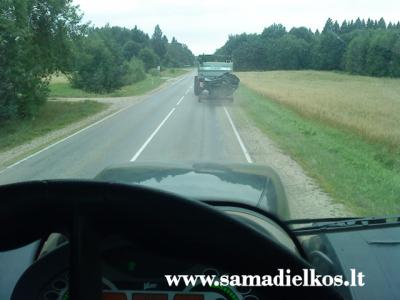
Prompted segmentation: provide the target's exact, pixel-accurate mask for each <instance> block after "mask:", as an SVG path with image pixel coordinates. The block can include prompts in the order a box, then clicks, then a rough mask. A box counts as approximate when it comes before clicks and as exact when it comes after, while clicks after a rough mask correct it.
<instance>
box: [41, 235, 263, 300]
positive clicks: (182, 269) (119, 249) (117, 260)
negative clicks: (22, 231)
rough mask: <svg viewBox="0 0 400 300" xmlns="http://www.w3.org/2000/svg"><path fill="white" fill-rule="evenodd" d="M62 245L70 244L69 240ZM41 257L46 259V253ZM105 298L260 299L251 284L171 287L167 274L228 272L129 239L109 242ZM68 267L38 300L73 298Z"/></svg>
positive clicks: (105, 253) (105, 254) (104, 268)
mask: <svg viewBox="0 0 400 300" xmlns="http://www.w3.org/2000/svg"><path fill="white" fill-rule="evenodd" d="M61 247H68V244H67V243H65V244H64V245H62V246H61ZM54 251H57V250H54ZM41 259H46V256H44V257H42V258H41ZM102 272H103V278H102V284H103V299H104V300H241V299H245V300H258V299H260V298H259V297H258V296H257V295H256V294H255V292H256V291H254V290H253V288H251V287H239V288H233V287H229V286H220V285H211V286H209V285H205V286H204V285H203V284H202V283H201V281H200V280H198V281H197V284H195V285H192V286H190V285H189V286H187V285H185V284H184V283H183V282H181V283H179V284H177V285H172V286H169V285H168V282H167V280H166V278H165V277H164V275H178V274H179V275H180V274H182V275H206V276H215V279H216V280H218V277H219V276H220V275H223V274H225V273H223V272H221V271H218V270H217V269H215V268H211V267H206V266H202V265H193V264H191V263H189V262H185V261H182V260H176V259H171V258H163V257H158V256H155V255H153V254H150V253H146V252H143V251H141V250H139V249H138V248H136V247H135V246H134V245H132V244H130V243H128V242H121V241H118V242H117V243H113V242H108V243H107V249H105V250H104V251H103V255H102ZM68 274H69V273H68V270H64V271H63V272H61V273H59V274H56V275H55V276H54V277H52V278H51V279H50V280H48V282H47V283H46V284H45V285H44V286H43V288H42V289H41V291H40V292H39V297H38V299H43V300H69V299H70V297H69V291H68V282H69V279H68Z"/></svg>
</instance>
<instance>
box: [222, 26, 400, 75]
mask: <svg viewBox="0 0 400 300" xmlns="http://www.w3.org/2000/svg"><path fill="white" fill-rule="evenodd" d="M216 54H219V55H226V56H229V57H231V58H232V60H233V62H234V66H235V69H236V70H238V71H256V70H260V71H261V70H303V69H314V70H330V71H335V70H337V71H345V72H348V73H351V74H359V75H369V76H379V77H384V76H387V77H400V22H398V23H397V24H393V23H388V24H387V23H386V22H385V20H384V19H383V18H381V19H380V20H371V19H368V20H364V19H360V18H357V19H356V20H350V21H346V20H345V21H343V22H342V23H341V24H339V23H338V22H337V21H333V20H332V19H328V20H327V21H326V23H325V26H324V28H323V30H322V31H321V32H320V31H319V30H316V31H312V30H311V29H309V28H307V27H294V28H291V29H290V30H287V29H286V28H285V26H284V25H282V24H273V25H271V26H269V27H266V28H265V29H264V30H263V31H262V32H261V33H260V34H248V33H242V34H236V35H231V36H229V38H228V40H227V42H226V43H225V44H224V45H223V46H222V47H221V48H219V49H218V50H217V51H216Z"/></svg>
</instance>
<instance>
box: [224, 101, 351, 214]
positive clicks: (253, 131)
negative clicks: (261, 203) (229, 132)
mask: <svg viewBox="0 0 400 300" xmlns="http://www.w3.org/2000/svg"><path fill="white" fill-rule="evenodd" d="M230 110H231V111H232V113H233V117H234V120H235V124H236V126H237V129H238V131H239V134H240V136H241V137H242V139H243V141H244V143H245V144H246V147H247V150H248V151H249V153H250V155H251V157H252V159H253V160H254V162H255V163H257V164H264V165H268V166H270V167H272V168H273V169H275V171H276V172H277V173H278V175H279V176H280V178H281V180H282V182H283V186H284V188H285V192H286V196H287V198H288V202H289V209H290V213H291V218H294V219H297V218H321V217H343V216H351V215H352V214H351V212H349V211H348V210H347V209H346V208H345V207H344V206H343V205H342V204H339V203H335V202H334V200H333V199H332V198H331V197H329V195H328V194H327V193H325V192H324V191H323V190H321V188H320V187H319V186H318V184H317V183H316V182H315V180H313V179H312V178H311V177H309V176H308V175H307V174H306V172H305V171H304V170H303V168H302V167H301V166H300V165H299V164H298V163H297V162H296V161H295V160H293V159H292V158H291V157H290V156H289V155H287V154H285V153H284V152H283V151H282V150H281V149H280V148H279V147H278V145H277V144H276V143H275V142H274V141H272V140H271V139H270V138H269V137H268V136H266V135H265V134H264V133H262V132H261V131H260V130H259V129H258V128H257V126H256V125H255V124H254V122H253V121H252V120H251V119H250V118H249V117H248V116H247V115H246V113H245V112H244V111H243V109H241V108H240V107H239V106H237V105H232V106H231V107H230Z"/></svg>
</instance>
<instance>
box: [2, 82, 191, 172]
mask: <svg viewBox="0 0 400 300" xmlns="http://www.w3.org/2000/svg"><path fill="white" fill-rule="evenodd" d="M186 78H187V75H184V76H183V77H182V78H181V79H179V80H177V81H175V82H174V83H173V84H171V86H172V85H175V84H177V83H179V82H181V81H182V80H184V79H186ZM133 105H134V104H133ZM133 105H129V106H127V107H124V108H121V109H120V110H117V111H116V112H114V113H112V114H111V115H108V116H105V117H104V118H103V119H100V120H98V121H96V122H94V123H92V124H90V125H89V126H86V127H84V128H82V129H80V130H78V131H77V132H74V133H73V134H71V135H69V136H67V137H65V138H63V139H61V140H59V141H57V142H55V143H53V144H51V145H49V146H47V147H45V148H43V149H40V150H39V151H37V152H34V153H32V154H31V155H28V156H26V157H24V158H23V159H21V160H19V161H17V162H15V163H13V164H11V165H9V166H7V167H5V168H4V169H2V170H0V174H1V173H4V172H5V171H6V170H8V169H11V168H13V167H15V166H17V165H19V164H20V163H23V162H24V161H27V160H28V159H30V158H32V157H34V156H36V155H38V154H40V153H42V152H44V151H46V150H48V149H50V148H53V147H54V146H56V145H58V144H60V143H62V142H64V141H66V140H68V139H70V138H72V137H73V136H75V135H77V134H79V133H81V132H83V131H85V130H86V129H89V128H91V127H93V126H96V125H97V124H99V123H101V122H103V121H105V120H107V119H109V118H111V117H113V116H115V115H116V114H119V113H120V112H122V111H124V110H126V109H128V108H130V107H131V106H133Z"/></svg>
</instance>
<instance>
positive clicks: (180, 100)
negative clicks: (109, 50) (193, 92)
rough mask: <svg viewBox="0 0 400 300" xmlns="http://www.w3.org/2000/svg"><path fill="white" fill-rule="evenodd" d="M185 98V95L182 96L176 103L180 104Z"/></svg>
mask: <svg viewBox="0 0 400 300" xmlns="http://www.w3.org/2000/svg"><path fill="white" fill-rule="evenodd" d="M183 98H185V96H182V98H181V99H179V101H178V102H177V103H176V105H179V104H180V103H181V102H182V100H183Z"/></svg>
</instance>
